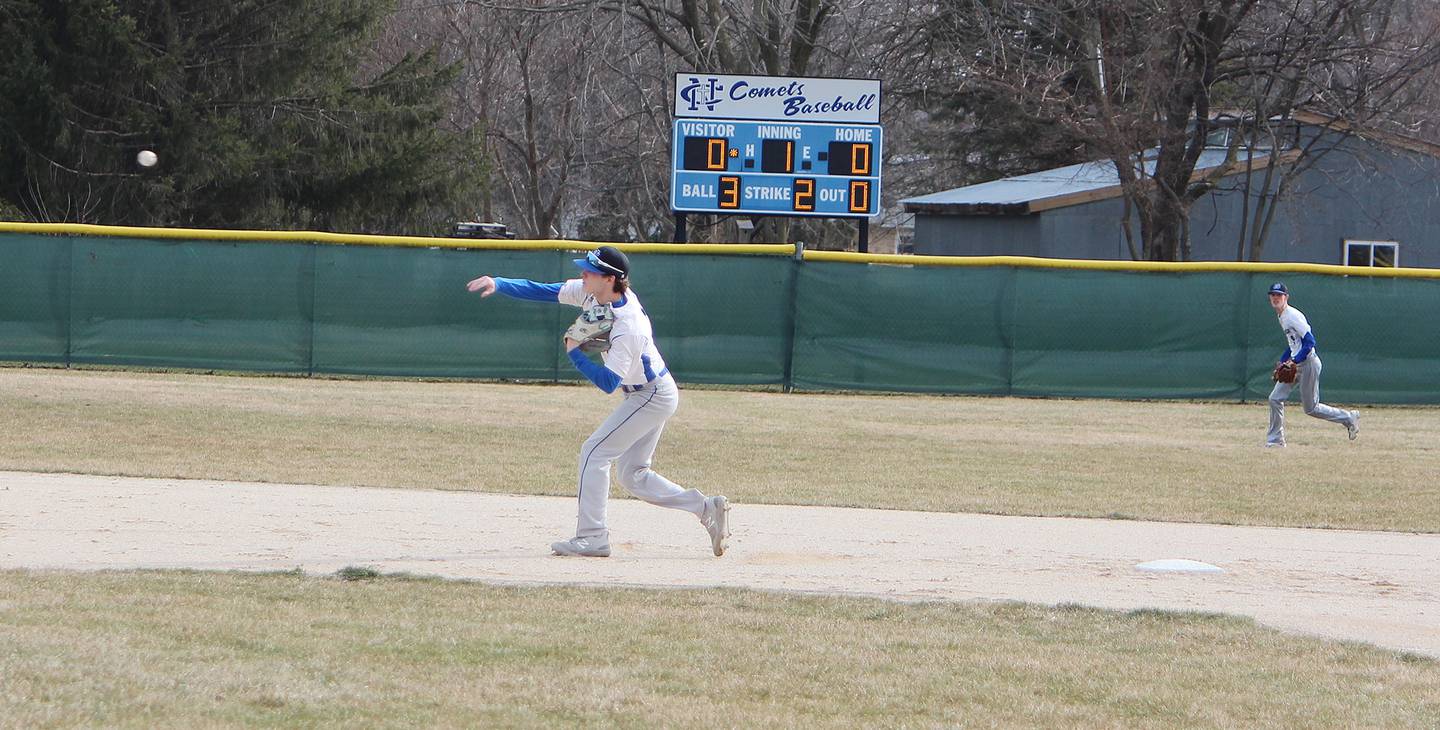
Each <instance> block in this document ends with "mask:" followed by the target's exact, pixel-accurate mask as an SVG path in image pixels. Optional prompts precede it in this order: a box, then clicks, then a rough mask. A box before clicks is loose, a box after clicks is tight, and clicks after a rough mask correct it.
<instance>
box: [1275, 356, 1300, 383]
mask: <svg viewBox="0 0 1440 730" xmlns="http://www.w3.org/2000/svg"><path fill="white" fill-rule="evenodd" d="M1299 372H1300V368H1298V367H1296V365H1295V363H1294V362H1293V361H1291V360H1286V361H1285V362H1282V363H1279V364H1277V365H1276V366H1275V372H1273V373H1271V374H1270V377H1271V378H1272V379H1273V380H1274V381H1275V382H1277V383H1293V382H1295V376H1296V375H1298V374H1299Z"/></svg>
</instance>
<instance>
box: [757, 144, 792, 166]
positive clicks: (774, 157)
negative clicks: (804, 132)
mask: <svg viewBox="0 0 1440 730" xmlns="http://www.w3.org/2000/svg"><path fill="white" fill-rule="evenodd" d="M760 171H761V172H778V173H785V172H795V141H794V140H791V139H765V140H761V141H760Z"/></svg>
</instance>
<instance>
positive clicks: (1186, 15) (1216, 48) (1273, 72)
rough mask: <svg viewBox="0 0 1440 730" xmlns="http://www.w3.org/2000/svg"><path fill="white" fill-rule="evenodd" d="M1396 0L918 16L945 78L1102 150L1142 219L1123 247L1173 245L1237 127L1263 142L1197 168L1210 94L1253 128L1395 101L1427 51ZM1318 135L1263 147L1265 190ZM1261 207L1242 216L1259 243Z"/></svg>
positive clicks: (955, 7) (1076, 3)
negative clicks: (1299, 112)
mask: <svg viewBox="0 0 1440 730" xmlns="http://www.w3.org/2000/svg"><path fill="white" fill-rule="evenodd" d="M1396 2H1397V0H1064V1H1062V2H1055V1H1053V0H952V1H951V2H945V3H941V4H939V5H937V6H936V7H937V11H936V13H935V14H934V16H933V17H931V18H927V19H926V21H925V22H926V23H927V24H928V25H927V27H929V28H932V29H933V30H934V32H936V33H938V34H939V36H940V39H941V41H942V42H943V43H942V45H943V47H944V48H946V49H948V51H949V52H950V53H952V54H954V58H955V59H956V61H955V63H954V64H953V65H951V66H950V67H948V68H947V69H946V70H948V71H949V73H950V74H951V75H950V77H949V81H950V82H951V83H953V84H955V85H957V86H962V87H963V86H970V87H974V86H978V87H982V88H990V89H994V90H996V91H997V92H999V93H1003V94H1005V95H1006V96H1007V98H1009V99H1012V100H1014V102H1015V103H1016V104H1017V105H1019V106H1020V108H1021V109H1023V112H1024V115H1025V116H1027V117H1029V118H1032V119H1043V120H1053V122H1054V123H1055V124H1059V125H1063V126H1064V127H1065V128H1066V129H1067V130H1068V131H1069V132H1071V133H1072V134H1073V135H1074V136H1075V138H1076V139H1078V140H1080V141H1081V142H1082V144H1083V145H1084V148H1085V149H1086V150H1087V151H1088V152H1089V153H1090V154H1091V155H1096V156H1101V157H1104V158H1105V159H1108V160H1110V161H1111V162H1112V163H1113V164H1114V166H1115V169H1116V171H1117V174H1118V176H1119V179H1120V184H1121V187H1122V189H1123V190H1124V194H1125V203H1126V226H1125V230H1126V231H1127V233H1129V232H1130V227H1129V225H1128V221H1129V217H1130V215H1131V214H1133V216H1134V218H1135V220H1136V221H1137V222H1138V224H1139V236H1138V238H1139V240H1138V241H1135V240H1134V239H1133V238H1132V239H1131V251H1132V255H1133V256H1134V257H1136V258H1145V259H1152V260H1182V259H1185V258H1188V256H1189V229H1188V221H1189V211H1190V207H1191V205H1192V204H1193V203H1194V202H1195V201H1196V200H1197V199H1199V198H1200V197H1201V196H1203V195H1205V194H1207V193H1208V192H1210V191H1211V190H1213V189H1214V187H1215V185H1216V184H1217V183H1218V181H1219V180H1220V178H1221V177H1223V176H1224V175H1227V174H1230V173H1232V172H1235V171H1237V170H1238V169H1240V167H1239V165H1238V164H1237V161H1238V158H1239V152H1240V151H1241V148H1242V146H1243V144H1242V141H1243V140H1246V139H1248V140H1250V143H1251V144H1252V145H1259V144H1261V142H1260V140H1259V135H1256V134H1253V133H1252V134H1250V135H1248V136H1247V135H1238V136H1236V137H1235V138H1234V140H1233V143H1232V145H1231V147H1230V149H1229V155H1228V158H1227V164H1225V165H1220V166H1217V167H1213V168H1211V169H1209V170H1208V171H1206V172H1205V173H1204V174H1202V175H1199V176H1197V174H1196V166H1197V162H1198V160H1199V159H1200V155H1201V153H1202V152H1203V151H1204V149H1205V148H1206V146H1207V143H1208V141H1209V139H1210V136H1211V132H1212V131H1213V127H1214V124H1215V122H1214V120H1215V117H1216V111H1217V110H1218V109H1220V108H1225V109H1232V110H1233V109H1240V110H1247V113H1246V116H1248V117H1249V118H1250V119H1252V120H1256V121H1257V122H1261V124H1258V125H1257V126H1258V127H1259V128H1260V129H1261V130H1262V131H1263V128H1264V124H1263V123H1264V122H1265V121H1266V120H1269V119H1271V118H1274V117H1289V116H1291V115H1292V113H1293V112H1294V110H1296V109H1301V108H1306V109H1319V110H1321V111H1323V112H1324V113H1325V114H1327V115H1328V116H1331V117H1334V118H1336V119H1341V120H1345V121H1346V123H1347V125H1348V126H1349V127H1351V128H1352V129H1353V128H1359V127H1361V126H1365V125H1370V124H1373V123H1376V122H1378V121H1379V120H1382V119H1385V118H1387V117H1390V116H1393V115H1394V114H1395V113H1396V107H1397V104H1398V102H1399V101H1400V100H1401V99H1402V98H1403V95H1402V94H1401V93H1400V92H1401V90H1403V89H1404V88H1405V87H1406V86H1407V84H1409V82H1410V81H1411V80H1413V79H1414V78H1415V77H1416V76H1417V75H1418V74H1420V73H1421V72H1423V71H1424V70H1426V69H1429V68H1433V67H1434V65H1435V64H1436V61H1437V50H1436V41H1435V40H1434V39H1435V38H1436V35H1435V32H1434V31H1435V30H1436V27H1435V26H1434V25H1433V24H1429V25H1428V26H1427V25H1420V26H1417V25H1414V24H1408V23H1407V24H1402V23H1398V22H1395V18H1394V16H1393V13H1392V10H1393V8H1394V7H1395V5H1396ZM1252 151H1253V150H1252ZM1316 151H1317V150H1316V149H1308V150H1306V149H1302V150H1299V152H1298V154H1297V155H1290V156H1289V159H1286V158H1284V157H1281V156H1280V155H1276V154H1270V155H1267V163H1266V164H1267V165H1271V166H1272V168H1271V169H1270V170H1269V173H1270V176H1271V178H1270V179H1271V183H1272V184H1273V185H1275V193H1273V194H1270V193H1267V195H1270V196H1271V197H1270V198H1267V200H1268V199H1273V197H1274V195H1275V194H1283V193H1284V187H1285V184H1286V183H1285V180H1286V179H1289V178H1287V176H1288V175H1293V173H1294V168H1288V169H1286V168H1280V167H1273V166H1279V165H1287V164H1293V163H1294V162H1295V161H1296V160H1297V159H1304V157H1305V155H1306V154H1312V153H1314V152H1316ZM1252 157H1253V155H1250V154H1247V155H1246V159H1247V160H1250V159H1252ZM1265 189H1266V190H1269V188H1265ZM1267 211H1268V209H1267ZM1268 215H1271V213H1269V212H1267V213H1266V214H1265V215H1264V216H1262V217H1261V224H1260V225H1259V226H1253V227H1251V228H1250V230H1249V232H1248V235H1250V236H1252V237H1254V236H1257V235H1258V236H1259V238H1258V239H1256V240H1258V242H1260V245H1262V246H1263V235H1264V231H1265V226H1264V224H1263V219H1264V218H1265V216H1268ZM1255 242H1256V241H1252V243H1251V249H1252V256H1254V255H1258V254H1256V253H1254V250H1255V245H1254V244H1255Z"/></svg>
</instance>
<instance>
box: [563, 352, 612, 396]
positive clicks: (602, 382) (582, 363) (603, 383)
mask: <svg viewBox="0 0 1440 730" xmlns="http://www.w3.org/2000/svg"><path fill="white" fill-rule="evenodd" d="M570 362H572V363H575V369H576V370H579V371H580V374H581V375H584V376H585V377H586V378H589V380H590V382H592V383H594V384H595V387H597V388H599V389H600V390H603V391H605V392H606V393H614V392H615V389H616V388H618V387H620V376H619V375H616V374H615V371H614V370H611V369H610V368H607V367H605V366H604V365H601V364H599V363H597V362H595V361H594V360H591V359H590V358H588V357H585V353H583V352H581V351H580V348H578V347H577V348H575V349H573V350H571V351H570Z"/></svg>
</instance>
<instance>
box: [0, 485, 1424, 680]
mask: <svg viewBox="0 0 1440 730" xmlns="http://www.w3.org/2000/svg"><path fill="white" fill-rule="evenodd" d="M731 514H732V528H733V531H734V537H733V538H732V540H731V548H730V551H729V552H728V553H727V554H726V555H725V556H724V557H723V558H715V557H713V556H712V555H711V554H710V545H709V540H708V538H707V537H706V535H705V532H704V530H703V529H702V528H701V527H700V526H699V523H698V522H697V521H696V520H695V518H694V517H692V516H690V515H688V514H684V513H681V512H676V511H673V510H665V509H661V508H658V507H652V506H650V505H646V504H643V503H640V502H637V501H633V500H629V499H618V500H611V502H610V525H611V539H612V545H613V548H614V556H613V557H611V558H609V559H577V558H559V557H553V556H550V555H549V554H548V553H549V550H548V545H549V543H550V542H551V541H552V540H557V539H560V538H563V537H567V536H568V535H569V534H570V531H571V530H572V529H573V527H574V520H575V500H574V499H570V498H559V497H528V496H511V495H497V494H481V493H474V492H440V491H426V490H416V489H409V490H405V489H381V488H369V487H363V488H361V487H322V486H301V485H286V484H252V483H242V482H213V481H200V480H180V479H136V478H128V477H100V476H82V475H69V474H29V473H16V472H0V568H31V569H66V570H101V569H128V568H197V569H204V570H232V569H233V570H288V569H292V568H300V569H302V570H304V571H305V572H307V573H329V572H333V571H335V570H338V569H340V568H343V567H347V566H368V567H374V568H376V569H379V570H381V571H383V572H400V571H404V572H411V573H416V574H423V575H436V576H443V577H447V578H468V579H479V580H484V581H489V582H496V583H526V584H545V583H570V584H586V585H606V586H647V587H671V586H735V587H745V588H757V589H764V590H785V591H802V592H815V593H840V594H850V595H865V596H878V597H883V598H892V599H901V600H947V601H948V600H1017V601H1030V602H1036V603H1045V604H1056V603H1078V604H1084V605H1088V606H1099V607H1103V608H1114V609H1136V608H1161V609H1170V610H1188V611H1211V612H1222V613H1229V614H1239V615H1245V616H1252V617H1254V618H1256V619H1257V620H1259V621H1260V622H1262V623H1264V624H1267V625H1270V626H1274V627H1278V628H1281V629H1284V630H1287V631H1294V632H1300V633H1306V634H1313V635H1319V636H1325V637H1330V638H1338V639H1352V640H1358V641H1364V642H1370V643H1373V644H1377V645H1380V646H1385V647H1390V648H1394V649H1404V650H1410V651H1415V652H1420V653H1424V654H1429V655H1432V656H1440V535H1429V534H1427V535H1417V534H1406V533H1390V532H1358V531H1345V530H1301V529H1291V528H1267V527H1232V526H1219V525H1194V524H1177V523H1157V522H1134V521H1117V520H1093V519H1063V518H1043V517H999V516H992V515H974V514H940V513H929V512H900V511H888V510H867V509H840V508H832V507H785V506H771V505H748V504H737V505H735V506H734V509H733V510H732V513H731ZM1165 558H1187V559H1191V560H1199V561H1203V562H1206V563H1211V564H1213V565H1216V566H1219V567H1221V568H1223V569H1224V571H1225V572H1224V573H1218V574H1196V573H1182V574H1174V573H1160V574H1157V573H1148V572H1142V571H1139V570H1137V569H1136V568H1135V566H1136V564H1138V563H1141V562H1145V561H1150V560H1156V559H1165Z"/></svg>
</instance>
